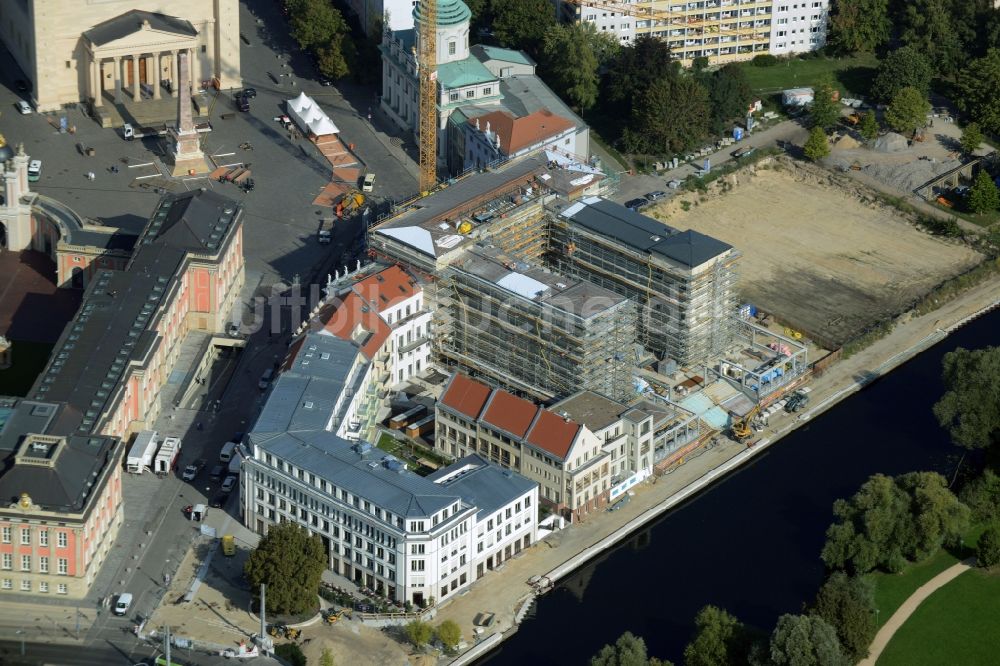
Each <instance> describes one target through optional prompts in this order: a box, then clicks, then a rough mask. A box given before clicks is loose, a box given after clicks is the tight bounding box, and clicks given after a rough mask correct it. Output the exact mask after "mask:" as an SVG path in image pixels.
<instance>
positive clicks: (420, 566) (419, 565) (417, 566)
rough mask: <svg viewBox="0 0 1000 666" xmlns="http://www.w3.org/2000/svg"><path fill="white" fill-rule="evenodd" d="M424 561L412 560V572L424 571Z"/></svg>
mask: <svg viewBox="0 0 1000 666" xmlns="http://www.w3.org/2000/svg"><path fill="white" fill-rule="evenodd" d="M423 570H424V561H423V560H410V571H423Z"/></svg>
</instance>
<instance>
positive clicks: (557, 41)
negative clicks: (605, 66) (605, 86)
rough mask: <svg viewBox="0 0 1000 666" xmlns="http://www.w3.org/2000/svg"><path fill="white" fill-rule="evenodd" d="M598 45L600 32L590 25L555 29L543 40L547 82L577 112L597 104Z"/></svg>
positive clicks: (578, 24)
mask: <svg viewBox="0 0 1000 666" xmlns="http://www.w3.org/2000/svg"><path fill="white" fill-rule="evenodd" d="M596 41H597V31H596V29H595V28H594V25H593V24H592V23H587V22H584V23H571V24H558V25H553V26H552V27H550V28H549V29H548V30H546V31H545V37H544V38H543V39H542V47H541V55H542V58H543V60H544V62H545V63H546V66H545V74H546V76H545V78H546V81H547V82H548V83H549V85H551V87H552V88H553V90H555V91H556V93H557V94H558V95H559V96H560V97H562V98H563V99H565V100H566V101H567V102H569V104H570V106H572V107H573V108H574V109H576V110H577V111H585V110H587V109H589V108H590V107H592V106H593V105H594V103H595V102H596V101H597V91H598V76H597V66H598V61H597V54H596V53H595V52H594V44H595V42H596Z"/></svg>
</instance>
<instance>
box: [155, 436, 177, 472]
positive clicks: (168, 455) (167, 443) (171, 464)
mask: <svg viewBox="0 0 1000 666" xmlns="http://www.w3.org/2000/svg"><path fill="white" fill-rule="evenodd" d="M180 455H181V440H180V439H178V438H177V437H167V438H166V439H164V440H163V444H162V445H161V446H160V452H159V453H157V454H156V460H155V461H154V463H155V465H154V467H153V471H154V472H156V474H157V476H166V475H167V474H169V473H170V471H171V470H173V469H176V467H177V459H178V458H179V457H180Z"/></svg>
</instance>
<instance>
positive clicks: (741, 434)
mask: <svg viewBox="0 0 1000 666" xmlns="http://www.w3.org/2000/svg"><path fill="white" fill-rule="evenodd" d="M758 414H760V405H759V404H758V405H755V406H754V408H753V409H751V410H750V412H749V413H748V414H747V415H746V416H744V417H743V418H741V419H740V420H738V421H735V422H733V436H734V437H736V440H737V441H740V442H742V441H743V440H745V439H746V438H747V437H749V436H750V435H752V434H753V425H752V424H753V420H754V418H756V416H757V415H758Z"/></svg>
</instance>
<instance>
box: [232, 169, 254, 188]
mask: <svg viewBox="0 0 1000 666" xmlns="http://www.w3.org/2000/svg"><path fill="white" fill-rule="evenodd" d="M250 174H251V172H250V169H243V170H242V171H241V172H240V173H239V175H237V176H236V177H234V178H233V182H234V183H236V184H237V185H239V184H240V183H242V182H243V181H245V180H246V179H247V178H249V177H250Z"/></svg>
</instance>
